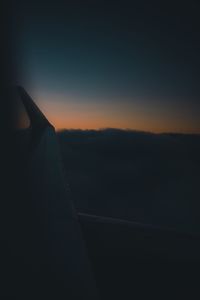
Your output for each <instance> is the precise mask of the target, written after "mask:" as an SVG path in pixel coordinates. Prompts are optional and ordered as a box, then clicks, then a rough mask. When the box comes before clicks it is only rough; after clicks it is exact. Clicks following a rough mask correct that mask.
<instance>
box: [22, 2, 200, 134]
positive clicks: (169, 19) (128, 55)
mask: <svg viewBox="0 0 200 300" xmlns="http://www.w3.org/2000/svg"><path fill="white" fill-rule="evenodd" d="M196 5H197V6H198V4H196ZM16 24H17V26H16V27H17V28H18V34H17V38H18V45H17V46H18V49H19V51H18V61H19V66H20V67H19V70H20V72H19V73H20V76H19V77H18V81H19V82H18V83H20V84H23V85H24V86H25V88H26V89H27V90H28V91H29V93H30V94H32V96H33V97H34V98H35V99H36V101H38V102H39V105H40V106H41V107H42V109H43V110H44V111H45V113H46V115H47V117H49V119H50V121H51V122H52V123H53V124H54V125H55V127H56V128H58V129H60V128H102V127H104V128H105V127H118V128H131V129H137V130H147V131H154V132H162V131H176V132H199V133H200V123H199V115H200V105H199V96H200V89H199V66H200V59H199V50H200V49H199V48H200V42H199V17H198V14H197V7H195V5H193V4H191V6H190V7H189V8H188V6H187V7H184V6H183V5H182V6H181V7H180V6H179V5H177V6H176V4H174V5H173V6H170V5H167V6H166V5H164V4H160V3H159V2H155V3H154V2H151V4H149V2H147V1H143V2H141V1H140V2H134V1H131V4H130V3H128V2H126V1H119V2H116V1H115V2H113V1H107V2H103V1H96V2H95V3H94V1H93V2H92V1H88V2H84V3H83V2H80V3H77V2H76V4H74V3H73V2H72V3H69V2H67V3H66V2H64V1H63V2H62V1H57V2H55V3H54V4H52V5H50V4H48V5H47V3H46V5H45V4H43V5H42V4H41V3H39V2H37V1H35V2H33V3H31V2H30V3H29V4H26V3H23V2H22V4H21V7H20V9H19V10H18V14H17V18H16Z"/></svg>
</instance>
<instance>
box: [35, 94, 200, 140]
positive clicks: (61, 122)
mask: <svg viewBox="0 0 200 300" xmlns="http://www.w3.org/2000/svg"><path fill="white" fill-rule="evenodd" d="M39 106H40V108H41V110H42V111H43V112H44V114H45V115H46V117H47V118H48V120H49V121H50V123H51V124H52V125H53V126H54V127H55V129H56V130H62V129H82V130H86V129H96V130H98V129H102V128H119V129H130V130H139V131H148V132H154V133H162V132H172V133H173V132H176V133H197V134H199V133H200V127H199V126H197V124H196V123H195V121H194V120H189V119H188V120H187V119H185V116H184V117H182V115H181V116H179V117H177V118H176V117H174V116H171V117H170V115H167V114H165V113H163V114H156V113H154V115H153V114H152V113H151V114H150V113H149V112H148V110H146V111H142V110H141V109H139V108H138V107H137V106H136V107H130V105H129V106H128V105H125V104H124V103H120V104H119V103H118V104H116V103H112V104H108V103H107V104H105V102H104V103H101V102H99V103H97V102H93V103H91V102H90V103H85V102H81V101H80V102H78V103H77V102H76V101H67V102H62V101H45V100H43V101H40V105H39ZM181 117H182V118H181Z"/></svg>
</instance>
